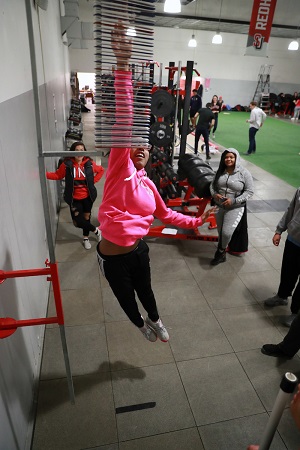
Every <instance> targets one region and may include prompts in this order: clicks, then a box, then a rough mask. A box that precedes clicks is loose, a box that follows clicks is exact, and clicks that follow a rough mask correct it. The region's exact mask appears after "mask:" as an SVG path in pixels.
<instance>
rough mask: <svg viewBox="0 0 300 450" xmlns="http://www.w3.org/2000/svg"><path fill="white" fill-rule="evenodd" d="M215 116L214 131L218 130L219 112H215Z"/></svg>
mask: <svg viewBox="0 0 300 450" xmlns="http://www.w3.org/2000/svg"><path fill="white" fill-rule="evenodd" d="M214 116H215V124H214V128H213V133H214V132H215V131H216V129H217V128H218V120H219V113H217V114H214Z"/></svg>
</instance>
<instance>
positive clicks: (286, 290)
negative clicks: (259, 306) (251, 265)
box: [264, 188, 300, 327]
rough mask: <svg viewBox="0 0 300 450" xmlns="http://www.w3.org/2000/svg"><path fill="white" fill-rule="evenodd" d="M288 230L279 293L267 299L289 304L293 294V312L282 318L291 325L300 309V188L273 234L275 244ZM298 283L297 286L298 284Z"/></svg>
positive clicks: (275, 303)
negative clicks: (289, 298)
mask: <svg viewBox="0 0 300 450" xmlns="http://www.w3.org/2000/svg"><path fill="white" fill-rule="evenodd" d="M286 230H287V232H288V236H287V239H286V241H285V247H284V253H283V258H282V263H281V275H280V285H279V289H278V292H277V294H276V295H275V296H274V297H270V298H268V299H267V300H265V302H264V304H265V306H268V307H274V306H279V305H287V304H288V297H289V296H290V295H292V292H293V291H294V292H293V295H292V303H291V314H290V315H289V316H288V317H286V318H284V319H283V320H282V323H283V325H285V326H287V327H290V326H291V324H292V322H293V320H294V319H295V318H296V315H297V313H298V311H299V310H300V280H299V276H300V188H298V189H297V190H296V192H295V195H294V197H293V199H292V201H291V203H290V204H289V207H288V209H287V210H286V212H285V213H284V215H283V217H282V218H281V220H280V222H279V223H278V225H277V227H276V231H275V234H274V236H273V244H274V245H275V246H276V247H278V245H279V243H280V240H281V234H282V233H283V232H284V231H286ZM296 285H297V286H296ZM295 286H296V288H295Z"/></svg>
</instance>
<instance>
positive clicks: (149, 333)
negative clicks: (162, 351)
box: [139, 323, 157, 342]
mask: <svg viewBox="0 0 300 450" xmlns="http://www.w3.org/2000/svg"><path fill="white" fill-rule="evenodd" d="M139 330H141V333H142V334H143V335H144V336H145V338H146V339H147V340H148V341H150V342H155V341H156V340H157V336H156V333H155V331H154V330H152V328H150V327H149V326H148V325H147V324H146V323H145V324H144V326H143V327H142V328H139Z"/></svg>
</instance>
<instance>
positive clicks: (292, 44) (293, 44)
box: [288, 41, 299, 50]
mask: <svg viewBox="0 0 300 450" xmlns="http://www.w3.org/2000/svg"><path fill="white" fill-rule="evenodd" d="M298 48H299V42H298V41H292V42H290V43H289V46H288V50H298Z"/></svg>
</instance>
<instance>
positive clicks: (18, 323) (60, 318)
mask: <svg viewBox="0 0 300 450" xmlns="http://www.w3.org/2000/svg"><path fill="white" fill-rule="evenodd" d="M45 265H46V268H44V269H29V270H11V271H4V270H0V284H2V283H4V281H5V280H6V279H8V278H21V277H36V276H40V275H46V276H47V281H51V282H52V286H53V294H54V301H55V308H56V316H54V317H41V318H33V319H26V320H16V319H13V318H12V317H0V339H5V338H7V337H9V336H11V335H12V334H13V333H14V332H15V331H16V330H17V329H18V328H20V327H28V326H35V325H47V324H50V323H57V324H58V325H59V330H60V338H61V345H62V349H63V355H64V360H65V366H66V374H67V380H68V389H69V396H70V401H71V403H73V404H74V403H75V396H74V386H73V379H72V374H71V368H70V361H69V355H68V349H67V342H66V334H65V326H64V313H63V308H62V298H61V291H60V283H59V277H58V270H57V263H51V262H49V261H48V260H46V261H45Z"/></svg>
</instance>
